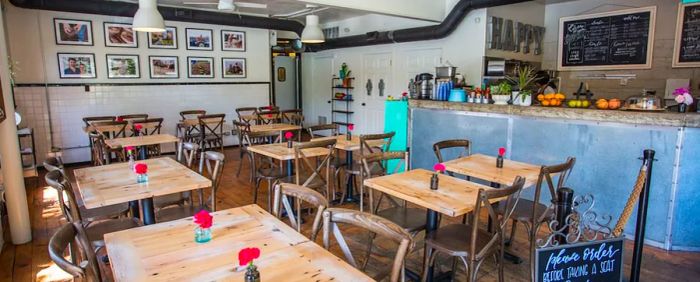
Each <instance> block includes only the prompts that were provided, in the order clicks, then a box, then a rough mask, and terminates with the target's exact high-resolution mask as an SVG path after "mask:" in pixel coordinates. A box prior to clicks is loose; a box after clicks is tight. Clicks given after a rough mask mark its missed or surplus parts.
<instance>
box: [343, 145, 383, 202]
mask: <svg viewBox="0 0 700 282" xmlns="http://www.w3.org/2000/svg"><path fill="white" fill-rule="evenodd" d="M395 134H396V133H395V132H393V131H392V132H387V133H379V134H364V135H360V150H359V151H358V154H359V158H358V159H355V161H354V162H353V163H352V166H351V167H348V166H339V167H338V169H336V172H335V178H336V179H337V180H338V182H339V183H338V186H340V184H342V183H347V182H349V181H351V180H353V179H351V178H353V177H354V178H355V179H354V181H356V180H357V176H359V175H360V173H362V156H364V155H367V154H372V153H378V152H386V151H388V150H389V147H390V146H391V141H392V139H393V138H394V135H395ZM377 143H378V144H377ZM373 168H374V169H378V168H377V167H373ZM341 171H343V172H344V174H345V177H344V181H343V182H342V183H340V177H339V176H340V172H341ZM355 187H358V185H357V183H355ZM345 191H346V190H345V189H343V197H342V198H341V203H342V202H343V199H345V197H346V195H345V194H346V192H345ZM360 197H364V195H360Z"/></svg>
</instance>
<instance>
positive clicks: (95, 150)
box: [88, 132, 126, 166]
mask: <svg viewBox="0 0 700 282" xmlns="http://www.w3.org/2000/svg"><path fill="white" fill-rule="evenodd" d="M88 136H90V144H91V146H92V150H91V153H92V165H93V166H101V165H107V164H110V163H111V162H112V159H113V158H112V154H114V159H116V160H117V161H125V160H126V156H125V155H124V150H122V148H113V149H111V148H108V147H107V144H105V136H104V135H102V134H100V133H97V132H90V133H88Z"/></svg>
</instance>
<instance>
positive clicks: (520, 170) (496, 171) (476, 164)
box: [443, 154, 540, 187]
mask: <svg viewBox="0 0 700 282" xmlns="http://www.w3.org/2000/svg"><path fill="white" fill-rule="evenodd" d="M443 164H445V168H447V171H451V172H454V173H458V174H462V175H468V176H471V177H476V178H479V179H483V180H486V181H490V182H494V183H498V184H502V185H511V184H513V181H514V180H515V177H517V176H521V177H525V187H530V186H532V185H534V184H535V183H536V182H537V177H539V175H540V166H539V165H534V164H528V163H523V162H516V161H512V160H508V159H505V160H503V167H502V168H497V167H496V157H492V156H487V155H482V154H474V155H471V156H467V157H463V158H459V159H454V160H451V161H447V162H444V163H443Z"/></svg>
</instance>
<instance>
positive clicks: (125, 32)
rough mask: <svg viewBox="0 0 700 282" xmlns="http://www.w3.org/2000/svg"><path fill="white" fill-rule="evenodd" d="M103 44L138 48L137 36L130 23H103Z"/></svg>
mask: <svg viewBox="0 0 700 282" xmlns="http://www.w3.org/2000/svg"><path fill="white" fill-rule="evenodd" d="M104 31H105V46H107V47H126V48H138V47H139V43H138V36H136V31H134V29H133V27H132V26H131V25H130V24H124V23H110V22H105V23H104Z"/></svg>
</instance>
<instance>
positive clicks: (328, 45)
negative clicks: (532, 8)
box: [307, 0, 530, 51]
mask: <svg viewBox="0 0 700 282" xmlns="http://www.w3.org/2000/svg"><path fill="white" fill-rule="evenodd" d="M528 1H530V0H461V1H459V2H458V3H457V5H455V7H454V8H453V9H452V11H450V13H449V14H448V15H447V17H445V19H444V20H443V21H442V22H441V23H440V24H437V25H431V26H423V27H415V28H407V29H399V30H393V31H372V32H368V33H366V34H361V35H353V36H346V37H340V38H333V39H328V40H326V42H324V43H323V44H318V45H307V47H308V48H307V50H309V51H322V50H328V49H337V48H348V47H359V46H368V45H378V44H390V43H399V42H412V41H421V40H432V39H440V38H445V37H447V36H448V35H450V34H451V33H452V32H453V31H454V30H455V29H456V28H457V26H459V24H460V23H461V22H462V20H464V17H465V16H466V15H467V14H468V13H469V11H471V10H474V9H481V8H488V7H493V6H501V5H509V4H516V3H521V2H528Z"/></svg>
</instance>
